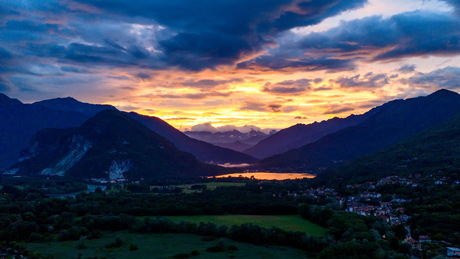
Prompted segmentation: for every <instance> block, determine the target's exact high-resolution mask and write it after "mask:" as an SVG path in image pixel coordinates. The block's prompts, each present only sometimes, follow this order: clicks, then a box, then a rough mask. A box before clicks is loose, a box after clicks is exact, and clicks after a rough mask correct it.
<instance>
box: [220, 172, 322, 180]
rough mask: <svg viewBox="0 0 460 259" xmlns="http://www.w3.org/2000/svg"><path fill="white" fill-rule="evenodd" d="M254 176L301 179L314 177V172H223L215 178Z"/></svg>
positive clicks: (265, 178) (267, 178)
mask: <svg viewBox="0 0 460 259" xmlns="http://www.w3.org/2000/svg"><path fill="white" fill-rule="evenodd" d="M252 176H254V178H255V179H258V180H292V179H302V178H315V177H316V175H314V174H307V173H270V172H253V173H234V174H224V175H217V176H216V178H226V177H247V178H251V177H252Z"/></svg>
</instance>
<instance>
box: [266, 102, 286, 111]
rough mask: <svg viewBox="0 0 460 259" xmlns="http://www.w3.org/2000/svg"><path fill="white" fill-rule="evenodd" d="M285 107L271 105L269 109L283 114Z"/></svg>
mask: <svg viewBox="0 0 460 259" xmlns="http://www.w3.org/2000/svg"><path fill="white" fill-rule="evenodd" d="M282 107H283V106H282V105H280V104H269V105H268V108H269V109H270V110H271V111H272V112H281V108H282Z"/></svg>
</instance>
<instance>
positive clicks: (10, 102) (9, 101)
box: [0, 93, 22, 105]
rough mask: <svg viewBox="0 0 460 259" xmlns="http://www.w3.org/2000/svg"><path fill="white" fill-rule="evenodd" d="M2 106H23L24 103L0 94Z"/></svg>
mask: <svg viewBox="0 0 460 259" xmlns="http://www.w3.org/2000/svg"><path fill="white" fill-rule="evenodd" d="M0 104H8V105H13V104H22V103H21V101H19V100H18V99H13V98H10V97H8V96H7V95H5V94H2V93H0Z"/></svg>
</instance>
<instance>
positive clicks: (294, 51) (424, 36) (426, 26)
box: [240, 11, 460, 71]
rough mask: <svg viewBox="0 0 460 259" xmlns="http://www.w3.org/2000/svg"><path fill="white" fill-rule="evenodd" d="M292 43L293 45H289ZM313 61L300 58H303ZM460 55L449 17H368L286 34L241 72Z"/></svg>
mask: <svg viewBox="0 0 460 259" xmlns="http://www.w3.org/2000/svg"><path fill="white" fill-rule="evenodd" d="M293 39H295V40H293ZM313 53H314V56H308V55H307V56H308V57H301V58H298V57H299V56H305V55H306V54H311V55H313ZM451 54H460V21H459V20H458V18H457V17H453V16H451V15H449V14H440V13H431V12H421V11H414V12H407V13H402V14H398V15H394V16H391V17H388V18H383V17H381V16H371V17H366V18H363V19H357V20H352V21H347V22H342V23H341V24H340V26H338V27H336V28H332V29H330V30H328V31H325V32H318V33H316V32H315V33H310V34H308V35H305V36H299V35H296V34H294V33H292V32H287V33H284V36H283V37H282V38H281V39H280V46H279V47H278V48H275V49H273V50H272V51H271V52H270V55H266V56H263V57H258V58H257V59H255V60H253V61H250V62H252V63H250V64H245V63H243V64H241V65H240V66H241V67H250V66H252V67H256V66H257V65H259V66H262V67H268V68H272V69H282V68H286V67H306V68H307V69H308V68H310V70H320V69H321V70H332V71H334V70H340V69H351V68H352V67H353V64H354V62H355V61H357V60H360V59H366V60H368V61H381V60H392V59H399V58H403V57H413V56H426V55H436V56H439V55H441V56H442V55H451Z"/></svg>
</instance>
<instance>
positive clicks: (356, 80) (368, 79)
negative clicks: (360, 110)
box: [332, 72, 390, 90]
mask: <svg viewBox="0 0 460 259" xmlns="http://www.w3.org/2000/svg"><path fill="white" fill-rule="evenodd" d="M332 81H333V82H335V83H336V84H339V85H340V87H342V88H351V89H359V90H362V89H368V88H372V89H375V88H379V87H382V86H385V85H387V84H389V83H390V78H389V77H388V76H387V74H374V73H372V72H369V73H367V74H365V75H364V76H361V75H360V74H357V75H355V76H352V77H347V76H341V77H339V78H337V79H335V80H332Z"/></svg>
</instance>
